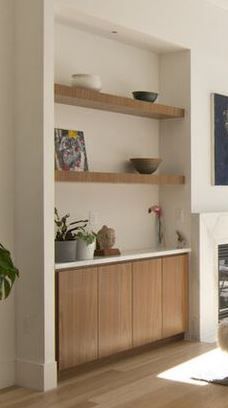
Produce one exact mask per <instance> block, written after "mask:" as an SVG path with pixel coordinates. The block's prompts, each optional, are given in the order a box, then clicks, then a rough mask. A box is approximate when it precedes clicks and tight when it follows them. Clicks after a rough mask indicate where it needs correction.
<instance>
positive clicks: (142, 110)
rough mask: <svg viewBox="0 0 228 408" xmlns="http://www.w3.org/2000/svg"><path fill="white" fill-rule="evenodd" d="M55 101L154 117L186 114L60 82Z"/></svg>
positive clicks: (174, 109) (173, 117) (162, 106)
mask: <svg viewBox="0 0 228 408" xmlns="http://www.w3.org/2000/svg"><path fill="white" fill-rule="evenodd" d="M55 102H57V103H63V104H65V105H76V106H83V107H85V108H92V109H101V110H106V111H110V112H119V113H125V114H127V115H134V116H143V117H146V118H152V119H177V118H183V117H184V115H185V111H184V109H182V108H176V107H173V106H166V105H160V104H158V103H149V102H143V101H139V100H135V99H130V98H126V97H123V96H117V95H109V94H105V93H101V92H96V91H92V90H90V89H86V88H77V87H71V86H66V85H60V84H55Z"/></svg>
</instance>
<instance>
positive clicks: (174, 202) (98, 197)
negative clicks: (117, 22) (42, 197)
mask: <svg viewBox="0 0 228 408" xmlns="http://www.w3.org/2000/svg"><path fill="white" fill-rule="evenodd" d="M90 28H91V27H90ZM120 33H121V30H120ZM55 36H56V50H55V82H56V83H59V84H64V85H68V86H69V85H70V84H71V75H72V74H73V73H80V72H84V73H95V74H99V75H100V76H101V79H102V84H103V88H102V92H105V93H108V94H112V95H119V96H122V97H128V98H132V95H131V91H133V90H153V91H157V92H159V94H160V95H159V99H158V102H159V103H162V104H164V105H165V104H167V105H170V106H178V107H182V108H187V111H186V116H185V118H184V119H183V118H182V119H172V120H167V121H166V120H164V121H163V122H164V123H162V124H161V123H160V122H159V120H155V119H151V118H144V117H136V116H130V115H126V114H121V113H114V112H105V111H99V110H97V109H96V110H95V109H89V108H86V107H80V106H69V105H68V106H67V105H64V104H61V103H58V104H56V105H55V127H59V128H65V129H77V130H83V131H84V134H85V141H86V149H87V154H88V161H89V170H90V171H92V172H102V173H103V172H105V173H106V174H108V173H122V172H129V171H132V168H131V167H130V165H129V158H130V157H139V156H141V157H142V156H144V157H147V156H149V157H161V158H162V159H163V163H162V166H161V173H163V174H169V173H170V172H171V174H172V175H174V174H178V175H183V176H185V175H187V186H185V187H183V186H173V185H172V186H170V187H167V186H165V187H164V188H162V189H161V188H159V187H158V186H156V185H154V186H153V185H140V184H133V185H128V184H124V185H120V184H118V185H113V184H111V185H108V184H102V183H99V184H97V183H94V184H93V185H92V184H90V185H88V184H87V183H86V184H84V183H80V182H79V183H73V182H72V183H71V182H69V183H61V182H57V183H56V206H57V207H58V208H59V210H60V212H61V213H65V212H69V213H70V214H71V215H72V217H73V218H81V217H87V216H89V214H90V215H91V218H92V220H93V226H94V229H95V230H97V229H99V228H100V227H101V226H102V225H103V224H108V225H110V226H112V227H114V228H115V230H116V235H117V246H118V247H120V248H121V249H122V250H129V249H133V250H134V249H141V248H151V247H153V246H154V245H155V243H156V238H155V219H154V217H153V216H151V215H148V213H147V210H148V207H149V206H151V205H153V204H158V203H160V204H161V205H162V207H163V208H164V222H165V230H166V236H167V241H166V244H167V245H169V246H175V244H176V241H175V230H176V229H179V230H181V231H182V232H183V233H184V234H185V236H186V237H187V238H188V242H190V230H189V224H190V222H189V221H188V220H189V206H188V198H189V195H188V191H189V178H188V171H189V170H188V166H189V161H190V159H189V157H190V156H189V155H190V153H189V149H188V146H189V144H190V142H189V137H190V136H189V134H190V132H189V104H190V92H189V89H190V85H189V84H190V77H189V67H190V58H189V52H188V51H185V50H181V49H180V47H176V48H175V46H174V45H172V46H170V48H169V47H168V46H167V44H166V45H162V43H160V47H159V46H158V42H156V47H153V44H154V41H153V39H151V42H150V41H149V40H150V38H149V39H147V40H148V41H145V44H144V43H143V42H142V41H141V42H140V46H139V43H138V42H137V41H135V43H134V41H130V42H129V41H126V32H125V39H124V40H123V39H122V38H121V35H119V36H113V37H112V38H111V36H110V35H109V38H106V37H107V36H105V35H103V34H102V35H100V33H98V31H97V30H96V32H93V30H92V29H90V30H88V27H87V29H86V30H85V29H83V30H82V27H81V26H80V29H79V28H78V27H77V26H76V25H74V24H72V22H71V24H67V23H66V21H64V23H63V22H62V21H61V22H60V21H57V22H56V27H55ZM149 44H150V45H149ZM144 45H145V46H144ZM164 51H166V53H165V54H162V52H164ZM170 122H172V123H170ZM180 151H181V154H180ZM172 189H173V190H172ZM129 203H130V207H131V211H129Z"/></svg>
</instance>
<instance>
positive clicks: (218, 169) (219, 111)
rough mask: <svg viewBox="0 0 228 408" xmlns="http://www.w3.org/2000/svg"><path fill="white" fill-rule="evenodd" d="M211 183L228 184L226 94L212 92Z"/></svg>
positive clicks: (227, 105)
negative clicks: (212, 150) (212, 148)
mask: <svg viewBox="0 0 228 408" xmlns="http://www.w3.org/2000/svg"><path fill="white" fill-rule="evenodd" d="M212 104H213V109H212V112H213V113H212V114H213V125H212V126H213V145H214V152H213V158H214V160H213V184H215V185H217V186H224V185H228V96H225V95H219V94H212Z"/></svg>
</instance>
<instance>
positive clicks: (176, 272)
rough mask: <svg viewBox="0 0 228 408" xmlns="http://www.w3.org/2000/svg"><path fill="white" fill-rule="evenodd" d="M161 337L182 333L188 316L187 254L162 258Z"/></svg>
mask: <svg viewBox="0 0 228 408" xmlns="http://www.w3.org/2000/svg"><path fill="white" fill-rule="evenodd" d="M162 282H163V284H162V286H163V288H162V289H163V302H162V303H163V330H162V331H163V333H162V334H163V337H169V336H173V335H175V334H178V333H183V332H185V331H186V329H187V318H188V256H187V255H178V256H170V257H165V258H163V261H162Z"/></svg>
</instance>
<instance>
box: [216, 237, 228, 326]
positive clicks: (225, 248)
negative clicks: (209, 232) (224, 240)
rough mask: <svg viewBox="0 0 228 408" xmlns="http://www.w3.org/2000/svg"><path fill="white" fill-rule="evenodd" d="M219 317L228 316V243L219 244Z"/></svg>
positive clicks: (221, 318) (220, 318)
mask: <svg viewBox="0 0 228 408" xmlns="http://www.w3.org/2000/svg"><path fill="white" fill-rule="evenodd" d="M218 295H219V299H218V306H219V308H218V309H219V311H218V318H219V321H221V320H223V319H225V318H226V317H228V244H223V245H218Z"/></svg>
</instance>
